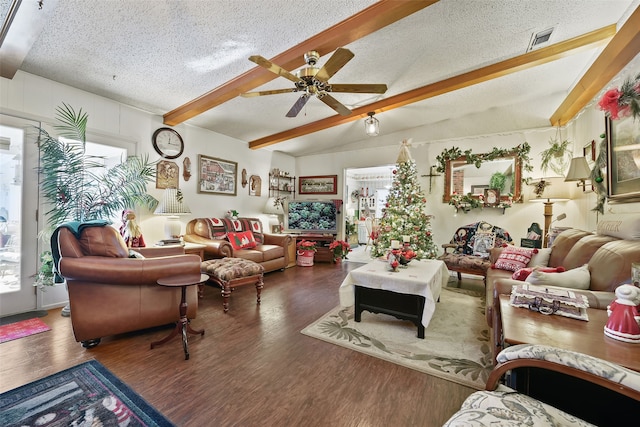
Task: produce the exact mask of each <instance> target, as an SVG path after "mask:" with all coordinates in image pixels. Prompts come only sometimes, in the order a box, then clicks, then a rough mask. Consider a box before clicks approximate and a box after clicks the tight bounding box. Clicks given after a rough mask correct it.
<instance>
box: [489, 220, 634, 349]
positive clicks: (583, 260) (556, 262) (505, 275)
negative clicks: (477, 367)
mask: <svg viewBox="0 0 640 427" xmlns="http://www.w3.org/2000/svg"><path fill="white" fill-rule="evenodd" d="M634 224H638V225H640V218H639V219H634ZM638 230H640V227H638ZM622 237H629V238H628V239H625V238H622ZM507 249H508V248H504V247H503V248H494V249H492V250H491V255H490V260H491V262H492V265H494V267H492V268H490V269H489V270H488V272H487V280H486V318H487V323H488V325H489V326H490V327H493V322H494V321H495V318H496V316H494V311H495V310H496V307H495V306H494V298H495V297H496V296H497V295H500V294H506V295H508V294H510V293H511V289H512V287H513V286H514V285H518V284H522V283H523V282H522V281H519V280H513V279H512V275H513V274H514V271H510V270H504V269H500V268H495V265H496V264H498V262H499V260H500V254H501V253H502V252H503V251H506V250H507ZM538 254H539V256H540V257H541V258H540V259H541V260H543V261H544V259H548V261H546V262H543V263H542V264H543V265H546V266H548V267H563V269H564V270H565V271H566V273H570V272H576V271H578V270H577V269H579V268H580V267H583V266H584V265H585V264H586V266H587V267H586V268H587V269H588V276H587V280H588V281H587V285H588V286H587V287H586V289H572V290H573V291H574V292H575V293H576V294H581V295H584V296H586V298H587V300H588V302H589V307H590V308H596V309H600V310H606V309H607V305H609V304H610V303H611V302H612V301H613V300H614V299H615V294H614V291H615V289H616V288H617V287H618V286H619V285H621V284H624V283H630V282H631V264H632V263H636V262H640V231H631V232H621V233H610V232H608V231H607V230H606V229H605V227H604V225H603V226H602V227H600V225H599V227H598V232H597V233H591V232H588V231H583V230H578V229H569V230H565V231H563V232H562V233H560V234H559V235H558V236H557V237H556V238H555V240H554V241H553V244H552V246H551V248H547V249H538ZM538 254H536V255H538ZM547 257H548V258H547ZM535 261H536V258H532V262H535ZM531 266H532V264H531V263H530V264H529V267H531ZM583 269H584V267H583ZM566 273H547V275H546V276H545V277H546V278H547V279H548V280H549V283H550V284H551V286H550V287H554V286H553V284H555V283H558V282H563V281H564V280H558V279H557V278H558V277H560V278H561V279H562V276H554V275H557V274H565V277H567V276H566ZM572 274H573V273H572ZM493 335H494V334H491V336H492V341H495V339H496V337H494V336H493ZM492 344H494V346H495V344H496V343H495V342H493V343H492ZM497 344H499V343H497Z"/></svg>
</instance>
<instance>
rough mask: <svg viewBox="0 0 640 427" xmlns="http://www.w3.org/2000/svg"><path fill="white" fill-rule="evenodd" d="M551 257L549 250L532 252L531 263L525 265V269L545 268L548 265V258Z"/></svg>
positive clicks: (543, 249)
mask: <svg viewBox="0 0 640 427" xmlns="http://www.w3.org/2000/svg"><path fill="white" fill-rule="evenodd" d="M550 257H551V248H542V249H538V251H537V253H536V252H535V251H534V252H533V255H532V256H531V261H529V264H527V267H538V266H540V267H546V266H547V265H549V258H550Z"/></svg>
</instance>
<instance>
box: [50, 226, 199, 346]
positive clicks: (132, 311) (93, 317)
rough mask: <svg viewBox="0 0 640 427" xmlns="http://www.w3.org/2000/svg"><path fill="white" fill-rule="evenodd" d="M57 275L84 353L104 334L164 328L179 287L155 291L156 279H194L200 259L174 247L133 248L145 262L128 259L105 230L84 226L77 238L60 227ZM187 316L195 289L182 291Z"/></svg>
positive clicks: (175, 308) (175, 310)
mask: <svg viewBox="0 0 640 427" xmlns="http://www.w3.org/2000/svg"><path fill="white" fill-rule="evenodd" d="M56 235H57V239H53V240H52V242H53V241H55V240H57V243H58V245H57V246H58V248H57V249H58V250H59V254H60V259H59V261H58V264H57V268H58V271H59V273H60V275H61V276H62V277H63V278H64V279H66V282H67V288H68V290H69V303H70V306H71V323H72V326H73V334H74V336H75V339H76V341H78V342H81V343H82V346H83V347H85V348H91V347H94V346H96V345H98V344H99V343H100V339H101V338H102V337H104V336H108V335H116V334H121V333H125V332H130V331H136V330H140V329H145V328H150V327H154V326H160V325H166V324H169V323H172V322H175V321H177V320H178V319H179V317H180V312H179V306H180V296H181V295H180V294H181V291H180V288H167V287H164V286H159V285H158V284H157V283H156V281H157V280H158V279H160V278H162V277H167V276H173V275H177V274H194V273H195V274H199V273H200V257H199V256H198V255H185V254H184V249H183V248H180V247H177V248H136V251H138V252H140V253H142V254H143V255H144V256H145V258H143V259H141V258H129V250H128V249H127V247H126V245H125V243H124V240H123V239H122V237H121V236H120V234H119V233H118V231H117V230H116V229H115V228H113V227H111V226H103V227H87V228H84V229H82V231H81V233H80V238H79V239H78V238H77V237H76V236H75V234H74V233H73V232H72V231H71V230H69V229H67V228H64V227H61V228H59V229H58V230H57V231H56ZM187 304H188V310H187V317H189V319H193V318H195V317H196V313H197V309H198V295H197V286H189V287H187Z"/></svg>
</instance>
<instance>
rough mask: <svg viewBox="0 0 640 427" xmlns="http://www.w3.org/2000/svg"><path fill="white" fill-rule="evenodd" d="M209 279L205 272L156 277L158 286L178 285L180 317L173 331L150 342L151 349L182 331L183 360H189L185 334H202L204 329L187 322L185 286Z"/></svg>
mask: <svg viewBox="0 0 640 427" xmlns="http://www.w3.org/2000/svg"><path fill="white" fill-rule="evenodd" d="M207 279H209V276H207V275H206V274H200V273H195V274H180V275H177V276H169V277H163V278H161V279H158V281H157V283H158V285H160V286H167V287H170V288H175V287H180V288H181V291H182V295H181V297H180V319H179V320H178V321H177V322H176V327H175V328H173V331H171V333H170V334H169V335H167V336H166V337H165V338H163V339H161V340H160V341H155V342H152V343H151V348H152V349H153V348H154V347H156V346H159V345H161V344H164V343H166V342H167V341H169V340H170V339H171V338H173V337H175V336H176V335H178V334H179V333H182V348H183V349H184V360H189V344H188V339H187V335H188V334H194V335H195V334H200V335H201V336H202V335H204V329H201V330H195V329H192V328H191V324H190V323H189V319H188V318H187V286H193V285H197V284H200V283H202V282H206V281H207Z"/></svg>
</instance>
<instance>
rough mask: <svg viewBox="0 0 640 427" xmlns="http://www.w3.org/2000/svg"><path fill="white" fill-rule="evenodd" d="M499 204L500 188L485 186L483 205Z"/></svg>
mask: <svg viewBox="0 0 640 427" xmlns="http://www.w3.org/2000/svg"><path fill="white" fill-rule="evenodd" d="M499 204H500V190H498V189H497V188H485V190H484V205H485V206H488V207H491V208H494V207H496V206H498V205H499Z"/></svg>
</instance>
